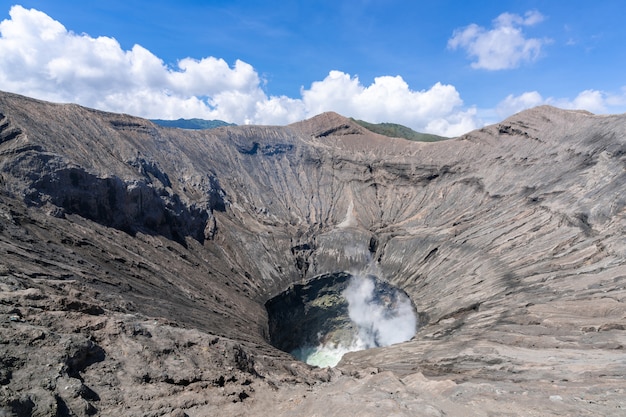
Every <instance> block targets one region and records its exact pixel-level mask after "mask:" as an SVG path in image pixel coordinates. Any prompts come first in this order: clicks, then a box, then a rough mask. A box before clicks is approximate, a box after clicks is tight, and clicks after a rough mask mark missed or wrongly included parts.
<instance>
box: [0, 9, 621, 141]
mask: <svg viewBox="0 0 626 417" xmlns="http://www.w3.org/2000/svg"><path fill="white" fill-rule="evenodd" d="M624 11H626V4H624V3H623V2H622V1H617V0H615V1H596V2H589V1H578V0H573V1H569V2H556V1H552V2H547V1H520V0H516V1H505V0H504V1H475V2H471V1H469V2H467V1H465V2H463V1H446V0H437V1H408V0H405V1H401V0H385V1H377V0H369V1H368V0H363V1H358V0H353V1H349V2H348V1H337V0H335V1H324V0H320V1H314V2H313V1H300V2H282V1H281V2H279V1H273V0H266V1H245V2H244V1H192V0H178V1H164V0H152V1H149V2H148V1H132V0H127V1H118V0H108V1H106V2H99V1H98V2H96V1H85V2H76V1H69V0H55V1H49V0H47V1H46V0H39V1H26V0H24V1H21V2H5V1H4V0H0V21H2V23H0V55H1V56H3V59H2V62H0V89H1V90H5V91H12V92H17V93H21V94H25V95H29V96H34V97H38V98H42V99H46V100H51V101H60V102H77V103H79V104H83V105H86V106H90V107H96V108H100V109H103V110H110V111H119V112H126V113H130V114H135V115H139V116H143V117H150V118H179V117H185V118H189V117H202V118H207V119H212V118H219V119H223V120H227V121H230V122H235V123H240V124H241V123H260V124H286V123H290V122H293V121H296V120H300V119H303V118H306V117H311V116H313V115H315V114H317V113H319V112H322V111H326V110H333V111H337V112H339V113H342V114H344V115H346V116H351V117H356V118H361V119H365V120H368V121H371V122H396V123H402V124H405V125H407V126H410V127H412V128H414V129H416V130H420V131H427V132H432V133H438V134H444V135H448V136H453V135H458V134H461V133H464V132H467V131H469V130H472V129H474V128H477V127H481V126H482V125H484V124H487V123H493V122H496V121H499V120H501V119H503V118H505V117H507V116H509V115H511V114H513V113H515V112H517V111H520V110H522V109H524V108H528V107H533V106H535V105H540V104H551V105H556V106H559V107H564V108H583V109H586V110H590V111H592V112H594V113H621V112H624V111H626V90H625V87H626V80H625V79H624V70H623V68H624V60H625V59H626V46H625V45H626V42H624V41H626V25H624V24H623V23H622V20H623V16H624Z"/></svg>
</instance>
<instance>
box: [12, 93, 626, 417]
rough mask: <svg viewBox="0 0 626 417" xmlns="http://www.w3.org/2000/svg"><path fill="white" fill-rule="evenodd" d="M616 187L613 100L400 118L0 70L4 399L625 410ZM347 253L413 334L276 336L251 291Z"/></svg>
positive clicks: (90, 411)
mask: <svg viewBox="0 0 626 417" xmlns="http://www.w3.org/2000/svg"><path fill="white" fill-rule="evenodd" d="M625 187H626V116H624V115H616V116H596V115H592V114H589V113H586V112H578V111H565V110H560V109H556V108H553V107H547V106H543V107H538V108H535V109H531V110H527V111H524V112H522V113H519V114H517V115H515V116H512V117H511V118H509V119H507V120H504V121H503V122H501V123H498V124H495V125H492V126H487V127H485V128H483V129H480V130H477V131H474V132H471V133H469V134H467V135H464V136H462V137H459V138H455V139H452V140H448V141H443V142H437V143H416V142H409V141H405V140H402V139H391V138H387V137H382V136H379V135H377V134H374V133H371V132H369V131H367V130H365V129H364V128H362V127H361V126H359V125H356V124H355V123H353V122H352V121H351V120H349V119H346V118H344V117H342V116H339V115H337V114H334V113H325V114H322V115H319V116H317V117H315V118H313V119H310V120H306V121H303V122H300V123H296V124H293V125H289V126H285V127H272V126H238V127H232V126H231V127H222V128H217V129H212V130H206V131H185V130H179V129H168V128H161V127H158V126H156V125H154V124H152V123H151V122H149V121H147V120H143V119H139V118H135V117H131V116H128V115H120V114H111V113H105V112H100V111H96V110H91V109H86V108H83V107H80V106H76V105H59V104H52V103H46V102H42V101H37V100H33V99H29V98H26V97H21V96H17V95H13V94H8V93H0V415H9V416H10V415H17V416H30V415H77V416H82V415H102V416H107V415H116V416H117V415H124V416H159V415H174V416H184V415H187V416H204V415H217V414H219V415H223V416H236V415H258V416H263V415H271V416H282V415H284V416H293V415H309V416H310V415H325V416H345V415H362V416H368V415H371V416H378V415H396V416H403V415H406V416H413V415H428V416H444V415H446V416H465V415H475V416H492V415H520V416H521V415H523V416H532V415H537V416H559V415H562V416H566V415H580V416H585V415H588V416H595V415H602V416H621V415H624V412H625V408H626V401H625V400H624V398H626V392H625V390H626V362H624V346H625V345H626V304H625V300H626V197H625V196H626V189H625ZM355 271H360V272H364V273H366V274H367V273H371V274H373V275H376V276H378V277H383V278H384V280H385V281H387V282H388V283H389V284H390V285H392V286H394V287H397V288H399V289H401V290H402V291H403V292H404V293H406V294H407V296H408V297H409V298H410V300H411V302H412V305H413V306H414V308H415V310H416V311H417V312H418V316H417V318H416V322H417V323H419V326H417V333H416V334H415V335H414V336H413V337H412V338H410V340H407V341H404V342H401V343H396V344H392V345H391V346H386V347H375V348H372V349H367V350H361V351H357V352H350V353H347V354H346V355H345V356H344V357H343V359H342V360H341V361H340V362H339V363H338V364H337V366H336V367H334V368H318V367H313V366H310V365H307V364H305V363H303V362H301V361H298V360H296V359H295V358H294V357H293V356H291V355H290V354H288V353H286V352H284V351H282V350H281V349H278V348H276V347H275V346H274V345H272V343H271V342H272V331H273V329H272V328H271V326H273V324H272V321H271V320H270V318H269V317H268V313H267V310H266V303H268V302H269V301H270V300H272V299H274V298H275V297H276V296H277V295H279V294H281V293H283V292H284V291H286V290H287V289H289V288H298V286H303V285H308V284H307V283H310V282H311V279H312V278H315V277H320V276H335V277H342V276H344V277H345V276H348V275H349V274H353V273H354V272H355ZM322 301H323V299H322ZM326 301H329V300H328V299H326ZM320 302H321V301H320ZM387 328H388V326H387ZM297 330H298V328H297V327H296V328H295V329H294V335H295V334H296V333H297ZM286 340H288V338H286ZM274 342H275V341H274ZM285 349H286V350H289V348H285Z"/></svg>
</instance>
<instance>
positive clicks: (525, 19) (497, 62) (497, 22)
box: [448, 11, 550, 70]
mask: <svg viewBox="0 0 626 417" xmlns="http://www.w3.org/2000/svg"><path fill="white" fill-rule="evenodd" d="M543 19H544V17H543V15H542V14H541V13H539V12H537V11H529V12H526V14H525V15H524V16H520V15H517V14H512V13H502V14H501V15H500V16H498V17H497V18H495V19H494V20H493V27H492V28H491V29H489V30H487V29H485V28H484V27H482V26H478V25H476V24H471V25H469V26H467V27H465V28H461V29H457V30H455V31H454V33H453V35H452V38H450V39H449V40H448V47H449V48H450V49H457V48H462V49H464V50H465V51H466V52H467V55H468V56H469V57H470V58H472V59H473V62H472V63H471V66H472V68H477V69H478V68H481V69H486V70H502V69H510V68H517V67H518V66H519V65H520V64H521V63H523V62H531V61H534V60H536V59H537V58H538V57H539V55H540V54H541V49H542V47H543V46H544V45H545V44H546V43H549V42H550V40H549V39H545V38H544V39H539V38H527V37H526V35H525V34H524V32H523V30H522V28H523V27H524V26H532V25H536V24H537V23H539V22H541V21H542V20H543Z"/></svg>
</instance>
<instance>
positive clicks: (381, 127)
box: [352, 119, 450, 142]
mask: <svg viewBox="0 0 626 417" xmlns="http://www.w3.org/2000/svg"><path fill="white" fill-rule="evenodd" d="M352 120H353V121H355V122H356V123H358V124H359V125H361V126H363V127H364V128H366V129H367V130H370V131H372V132H374V133H378V134H380V135H384V136H389V137H392V138H404V139H408V140H413V141H416V142H438V141H440V140H446V139H450V138H447V137H444V136H438V135H433V134H430V133H420V132H416V131H415V130H413V129H411V128H410V127H406V126H403V125H399V124H396V123H369V122H365V121H363V120H357V119H352Z"/></svg>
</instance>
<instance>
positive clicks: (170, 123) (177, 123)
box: [150, 118, 237, 130]
mask: <svg viewBox="0 0 626 417" xmlns="http://www.w3.org/2000/svg"><path fill="white" fill-rule="evenodd" d="M150 121H151V122H153V123H156V124H157V125H159V126H163V127H177V128H179V129H193V130H201V129H215V128H216V127H222V126H237V125H236V124H235V123H228V122H225V121H223V120H205V119H182V118H181V119H177V120H164V119H151V120H150Z"/></svg>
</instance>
